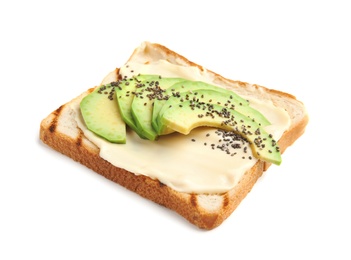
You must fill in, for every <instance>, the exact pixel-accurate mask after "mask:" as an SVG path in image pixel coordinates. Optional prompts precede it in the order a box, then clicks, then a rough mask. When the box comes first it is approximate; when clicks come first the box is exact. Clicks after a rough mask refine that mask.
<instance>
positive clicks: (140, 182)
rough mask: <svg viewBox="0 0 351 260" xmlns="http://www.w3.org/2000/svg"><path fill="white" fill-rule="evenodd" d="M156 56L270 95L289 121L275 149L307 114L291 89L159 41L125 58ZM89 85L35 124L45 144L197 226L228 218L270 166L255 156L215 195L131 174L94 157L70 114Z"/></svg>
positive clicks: (246, 91)
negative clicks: (228, 70) (230, 72)
mask: <svg viewBox="0 0 351 260" xmlns="http://www.w3.org/2000/svg"><path fill="white" fill-rule="evenodd" d="M157 60H167V61H168V62H170V63H172V64H176V65H180V66H186V67H196V68H198V69H200V71H201V73H203V74H206V77H208V78H211V81H212V82H213V84H216V85H218V86H221V87H224V88H228V89H231V90H233V91H234V92H236V93H237V94H239V95H245V96H252V97H256V98H260V99H266V100H270V101H272V102H273V103H274V104H275V105H276V106H277V107H280V108H283V109H285V110H286V111H287V113H288V115H289V117H290V120H291V124H290V127H289V129H288V130H286V131H285V132H284V133H283V135H282V136H281V138H280V139H279V140H278V144H279V147H280V151H281V153H283V152H284V151H285V150H286V148H287V147H289V146H291V145H292V144H293V143H294V142H295V141H296V140H297V139H298V138H299V137H300V136H301V135H302V134H303V133H304V131H305V127H306V125H307V123H308V114H307V112H306V110H305V107H304V105H303V103H302V102H300V101H298V100H297V99H296V98H295V97H294V96H293V95H291V94H287V93H284V92H281V91H277V90H272V89H268V88H266V87H263V86H259V85H252V84H249V83H246V82H240V81H234V80H230V79H227V78H224V77H222V76H221V75H219V74H217V73H215V72H212V71H210V70H207V69H205V68H203V67H202V66H200V65H198V64H196V63H194V62H191V61H189V60H188V59H186V58H185V57H183V56H181V55H179V54H178V53H176V52H174V51H172V50H169V49H168V48H166V47H165V46H162V45H159V44H153V43H149V42H144V43H143V44H142V45H141V46H140V47H138V48H137V49H135V51H134V52H133V54H132V55H131V57H130V58H129V61H137V62H140V63H148V62H151V61H157ZM119 76H120V75H119V69H118V68H117V69H115V70H113V71H112V72H111V73H109V74H108V75H107V76H106V78H105V79H104V80H103V81H102V83H101V84H105V83H108V82H112V81H115V80H117V79H118V77H119ZM92 90H93V88H91V89H88V90H86V91H85V92H83V93H82V94H81V95H80V96H78V97H76V98H75V99H73V100H71V101H69V102H67V103H65V104H63V105H62V106H60V107H59V108H58V109H56V110H55V111H53V112H52V113H50V114H49V115H48V116H47V117H46V118H45V119H43V120H42V122H41V125H40V139H41V140H42V141H43V142H44V143H45V144H47V145H48V146H50V147H51V148H53V149H55V150H57V151H59V152H60V153H62V154H65V155H67V156H68V157H70V158H72V159H73V160H75V161H77V162H79V163H81V164H83V165H85V166H87V167H88V168H90V169H92V170H93V171H95V172H97V173H99V174H101V175H102V176H104V177H106V178H107V179H110V180H111V181H113V182H116V183H118V184H120V185H122V186H123V187H125V188H127V189H129V190H131V191H134V192H136V193H137V194H139V195H141V196H142V197H144V198H147V199H149V200H152V201H154V202H156V203H158V204H160V205H163V206H165V207H167V208H169V209H171V210H173V211H175V212H177V213H178V214H180V215H181V216H183V217H184V218H185V219H187V220H188V221H189V222H190V223H192V224H194V225H196V226H197V227H199V228H201V229H207V230H210V229H213V228H215V227H217V226H219V225H220V224H221V223H222V222H223V221H224V220H225V219H226V218H228V216H230V215H231V214H232V212H233V211H234V210H235V208H236V207H237V206H238V205H239V203H240V202H241V201H242V200H243V199H244V198H245V196H246V195H247V194H248V193H249V192H250V190H251V189H252V187H253V186H254V184H255V183H256V181H257V180H258V178H259V177H260V176H261V175H262V173H263V172H264V171H266V170H267V169H268V167H269V166H270V163H267V162H264V161H261V160H258V161H257V162H256V164H254V166H253V167H251V168H250V170H248V171H246V172H245V174H244V175H243V177H242V178H241V179H240V181H239V182H238V184H237V185H236V186H235V187H233V188H232V189H231V190H229V191H227V192H224V193H218V194H207V193H206V194H199V193H190V192H189V193H188V192H180V191H176V190H174V189H172V188H171V187H169V186H167V185H165V184H163V183H161V182H160V181H159V180H157V179H152V178H150V177H148V176H144V175H140V174H139V175H137V174H134V173H133V172H129V171H127V170H125V169H123V168H119V167H117V166H114V165H112V164H111V163H109V162H108V161H106V160H104V159H103V158H101V157H100V155H99V152H100V151H99V148H98V147H97V146H96V145H94V144H93V143H92V142H91V141H89V139H88V138H87V137H86V136H85V135H84V133H83V131H82V130H81V129H80V128H79V127H78V125H77V122H76V121H75V119H74V115H73V111H72V108H71V105H72V104H73V103H74V102H79V100H81V99H82V98H83V97H84V96H86V95H87V94H88V93H90V92H91V91H92ZM179 171H181V169H179Z"/></svg>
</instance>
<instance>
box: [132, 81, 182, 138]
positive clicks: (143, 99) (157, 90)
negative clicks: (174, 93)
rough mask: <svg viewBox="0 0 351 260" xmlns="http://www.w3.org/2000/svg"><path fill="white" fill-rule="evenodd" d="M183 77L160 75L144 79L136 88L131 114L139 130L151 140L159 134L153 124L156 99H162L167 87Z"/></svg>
mask: <svg viewBox="0 0 351 260" xmlns="http://www.w3.org/2000/svg"><path fill="white" fill-rule="evenodd" d="M183 80H184V79H182V78H161V77H160V76H154V77H148V78H145V79H142V80H141V82H140V84H139V85H140V87H138V88H136V89H135V95H134V98H133V101H132V104H131V114H132V117H133V119H134V122H135V125H136V127H137V129H138V131H139V132H141V133H142V135H143V136H145V137H146V138H147V139H149V140H155V139H156V138H157V136H158V134H157V132H156V131H155V129H154V128H153V126H152V113H153V105H154V101H155V100H158V99H162V98H163V97H164V95H163V93H164V91H165V89H167V88H169V87H170V86H172V85H174V84H175V83H176V82H179V81H183Z"/></svg>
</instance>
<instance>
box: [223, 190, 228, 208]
mask: <svg viewBox="0 0 351 260" xmlns="http://www.w3.org/2000/svg"><path fill="white" fill-rule="evenodd" d="M228 205H229V195H228V193H225V194H224V196H223V209H225V208H226V207H227V206H228Z"/></svg>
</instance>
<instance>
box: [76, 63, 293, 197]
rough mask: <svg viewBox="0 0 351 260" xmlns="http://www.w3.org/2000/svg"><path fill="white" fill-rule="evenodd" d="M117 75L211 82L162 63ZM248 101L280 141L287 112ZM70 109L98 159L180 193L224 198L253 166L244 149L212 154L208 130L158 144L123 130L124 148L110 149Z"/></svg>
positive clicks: (174, 136) (212, 135) (213, 138)
mask: <svg viewBox="0 0 351 260" xmlns="http://www.w3.org/2000/svg"><path fill="white" fill-rule="evenodd" d="M131 70H133V72H131ZM120 73H121V74H122V76H131V73H132V74H133V75H136V74H138V73H140V74H157V75H161V76H163V77H182V78H186V79H190V80H202V81H206V82H208V83H211V82H212V79H211V78H210V77H208V76H204V75H206V74H205V73H204V72H203V71H200V70H199V69H198V68H195V67H184V66H177V65H173V64H171V63H168V62H167V61H164V60H162V61H158V62H155V63H151V64H150V63H149V64H147V65H145V64H136V63H129V64H126V65H125V66H123V67H122V68H121V69H120ZM207 75H208V74H207ZM244 98H245V97H244ZM249 101H250V104H251V105H252V106H253V107H254V108H256V109H258V110H259V111H260V112H261V113H262V114H264V115H265V116H266V117H267V118H268V120H269V121H270V122H271V123H272V125H271V126H268V127H267V128H266V131H267V132H269V133H271V134H273V136H274V138H275V139H276V140H279V138H280V137H281V135H282V134H283V133H284V131H285V130H286V129H287V128H288V127H289V125H290V118H289V116H288V115H287V112H286V111H285V110H283V109H281V108H277V107H275V106H274V105H273V104H272V102H269V101H264V102H263V101H260V100H253V99H251V98H249ZM72 109H73V110H74V111H75V114H76V121H77V124H78V126H79V127H80V128H81V129H82V131H83V132H84V135H85V136H86V137H87V138H88V139H89V140H90V141H91V142H93V143H94V144H95V145H97V146H98V147H99V148H100V156H101V157H102V158H104V159H105V160H107V161H109V162H110V163H111V164H113V165H115V166H117V167H120V168H124V169H126V170H128V171H130V172H133V173H134V174H136V175H140V174H143V175H146V176H149V177H150V178H152V179H158V180H159V181H160V182H162V183H163V184H166V185H168V186H169V187H171V188H173V189H174V190H177V191H180V192H188V193H222V192H226V191H228V190H230V189H232V188H233V187H234V186H235V185H236V184H237V183H238V181H239V180H240V178H241V177H242V176H243V175H244V174H245V172H246V171H247V170H248V169H250V168H251V167H252V166H253V165H254V164H255V163H256V162H257V159H256V158H254V157H253V156H252V153H251V149H247V152H244V149H243V148H244V146H242V149H232V150H231V151H230V154H227V153H226V152H224V151H222V150H220V149H217V148H215V149H213V148H212V146H211V144H214V145H215V147H216V146H217V145H220V144H221V143H219V140H220V139H222V138H221V137H220V136H218V135H217V133H216V129H213V128H202V127H201V128H198V129H195V130H193V131H192V132H191V133H190V134H189V135H182V134H178V133H173V134H171V135H166V136H161V137H160V138H159V140H157V141H149V140H144V139H141V138H139V137H138V136H137V135H136V134H135V133H134V132H133V131H131V130H128V131H127V143H126V144H112V143H109V142H107V141H106V140H104V139H102V138H99V137H97V136H96V135H95V134H94V133H92V132H90V131H89V130H88V129H87V128H86V126H85V124H84V121H83V119H82V117H81V114H80V111H79V101H77V102H76V103H75V104H73V105H72ZM246 146H247V145H246ZM235 152H236V154H235V155H234V154H233V153H235ZM232 154H233V156H232ZM243 157H245V159H243ZM249 158H251V159H249Z"/></svg>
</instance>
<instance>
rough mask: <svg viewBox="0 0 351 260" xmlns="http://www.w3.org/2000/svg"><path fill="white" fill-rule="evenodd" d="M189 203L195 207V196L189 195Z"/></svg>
mask: <svg viewBox="0 0 351 260" xmlns="http://www.w3.org/2000/svg"><path fill="white" fill-rule="evenodd" d="M190 203H191V205H193V206H194V207H197V198H196V194H191V196H190Z"/></svg>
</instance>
